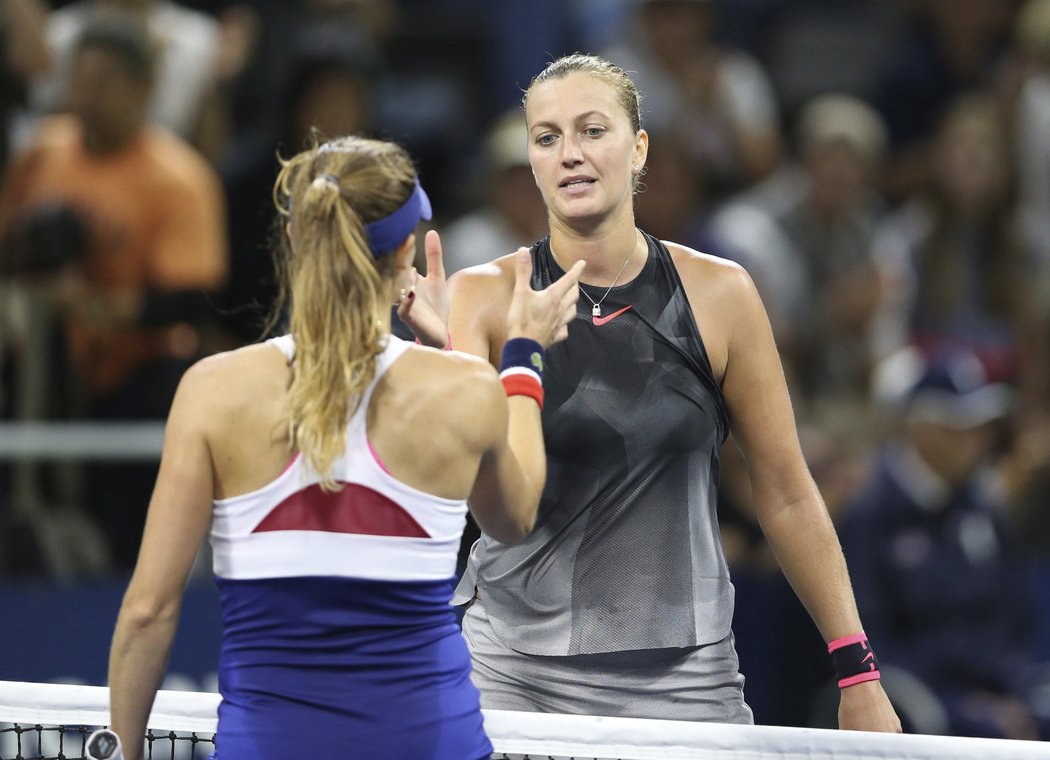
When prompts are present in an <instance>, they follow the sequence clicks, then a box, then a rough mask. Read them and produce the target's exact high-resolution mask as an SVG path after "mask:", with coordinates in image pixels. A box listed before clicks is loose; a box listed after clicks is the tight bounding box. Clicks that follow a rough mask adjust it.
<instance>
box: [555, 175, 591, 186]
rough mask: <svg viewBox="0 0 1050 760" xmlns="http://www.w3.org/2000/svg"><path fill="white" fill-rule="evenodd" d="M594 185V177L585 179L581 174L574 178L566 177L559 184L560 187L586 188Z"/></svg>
mask: <svg viewBox="0 0 1050 760" xmlns="http://www.w3.org/2000/svg"><path fill="white" fill-rule="evenodd" d="M592 184H594V178H593V177H585V176H583V175H582V174H580V175H576V176H573V177H566V178H565V179H563V180H562V181H561V182H560V183H559V184H558V187H569V188H572V187H586V186H587V185H592Z"/></svg>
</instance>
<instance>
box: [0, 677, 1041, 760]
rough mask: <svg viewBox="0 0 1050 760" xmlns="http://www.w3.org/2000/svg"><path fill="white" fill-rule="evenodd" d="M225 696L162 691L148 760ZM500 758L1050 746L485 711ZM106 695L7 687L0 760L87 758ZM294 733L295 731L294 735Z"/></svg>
mask: <svg viewBox="0 0 1050 760" xmlns="http://www.w3.org/2000/svg"><path fill="white" fill-rule="evenodd" d="M218 704H219V695H218V694H208V693H192V692H174V691H160V692H158V693H157V699H156V701H155V702H154V706H153V712H152V714H151V715H150V720H149V724H148V725H149V735H148V736H147V737H146V741H147V754H146V757H147V758H149V759H150V760H162V759H164V760H198V758H200V759H201V760H204V759H205V758H207V757H208V755H209V754H210V753H211V752H212V751H213V750H214V749H215V747H214V743H213V741H212V737H213V734H214V732H215V724H216V708H217V706H218ZM484 712H485V728H486V730H487V731H488V734H489V737H490V738H491V739H492V744H493V746H494V747H495V749H496V753H495V754H494V755H493V758H494V759H495V760H548V759H549V760H569V759H570V758H571V759H572V760H686V759H688V760H697V759H702V760H708V759H711V760H766V759H767V758H768V759H769V760H774V759H776V760H817V759H819V760H988V758H995V760H1037V759H1040V760H1050V743H1040V742H1026V741H1009V740H996V739H966V738H960V737H944V736H919V735H891V734H872V733H862V732H856V731H830V730H826V729H816V728H782V727H775V726H736V725H728V724H712V723H706V724H705V723H689V722H686V721H667V720H640V719H636V718H603V717H595V716H582V715H552V714H541V713H522V712H511V711H505V710H486V711H484ZM108 719H109V691H108V689H106V688H103V687H97V686H68V685H54V684H35V683H22V682H14V681H0V760H83V758H84V756H85V752H84V745H85V743H86V739H87V735H88V734H89V733H90V732H91V731H92V730H93V729H94V728H96V727H98V726H103V725H106V724H107V723H108ZM290 730H292V729H290Z"/></svg>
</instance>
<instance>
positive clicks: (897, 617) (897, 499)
mask: <svg viewBox="0 0 1050 760" xmlns="http://www.w3.org/2000/svg"><path fill="white" fill-rule="evenodd" d="M911 356H912V357H913V359H914V361H912V362H910V363H909V362H896V366H897V367H904V368H905V371H904V372H903V374H905V375H909V374H910V375H911V379H908V380H906V381H905V382H903V383H901V382H898V383H897V385H898V387H901V386H903V387H904V388H906V390H905V391H904V393H903V396H902V397H901V400H900V402H899V416H898V424H897V425H896V426H895V429H894V431H893V432H892V433H891V434H890V436H889V439H888V441H887V442H886V444H885V446H884V448H883V451H882V452H881V455H880V456H879V458H878V461H877V464H876V465H875V467H874V472H873V473H872V474H871V477H870V480H869V481H868V483H867V485H866V486H865V487H864V488H863V489H862V490H861V492H860V493H859V494H858V495H857V497H856V499H855V500H854V501H853V502H852V503H851V504H850V505H849V506H848V507H847V509H846V511H845V513H844V514H843V516H842V519H841V520H840V523H839V528H840V533H841V540H842V545H843V550H844V552H845V554H846V560H847V563H848V565H849V568H850V575H851V577H852V579H853V585H854V589H855V590H856V594H857V604H858V606H859V608H860V611H861V615H862V616H863V619H864V623H865V629H866V633H867V634H868V635H869V636H871V637H872V638H873V639H875V640H877V641H878V642H879V660H880V663H881V664H883V665H886V666H892V667H895V668H898V669H902V670H905V671H908V672H909V673H911V674H912V675H914V676H916V677H918V678H919V679H920V680H921V681H922V682H924V683H925V684H926V685H927V686H928V687H929V688H930V689H932V691H933V692H934V693H935V694H936V695H937V697H939V699H940V701H941V703H942V704H943V707H944V710H945V713H946V718H947V722H948V728H949V730H950V731H951V732H952V733H955V734H958V735H963V736H990V737H1000V738H1015V739H1022V738H1023V739H1035V738H1039V737H1042V738H1044V739H1045V738H1047V733H1046V729H1047V723H1046V720H1045V718H1042V719H1041V718H1040V717H1039V716H1038V714H1037V713H1036V711H1035V710H1034V709H1033V708H1032V706H1031V704H1030V702H1029V699H1028V695H1029V694H1030V693H1031V691H1030V689H1031V686H1032V684H1031V683H1029V680H1030V678H1031V676H1032V673H1033V659H1032V653H1031V651H1030V649H1029V646H1030V638H1029V637H1030V634H1031V623H1032V618H1031V608H1030V604H1031V599H1030V598H1029V595H1028V586H1027V575H1026V567H1025V562H1024V560H1023V557H1022V555H1021V553H1020V551H1019V547H1018V545H1017V542H1016V537H1015V535H1014V533H1013V527H1012V525H1011V522H1010V517H1009V514H1008V512H1007V511H1006V509H1005V507H1004V504H1003V499H1002V498H1001V495H1000V493H998V489H997V488H996V487H995V484H994V481H995V478H994V477H993V476H992V469H991V466H990V465H991V456H992V453H993V451H994V449H995V443H996V432H997V424H999V423H1001V422H1002V421H1004V420H1005V419H1006V417H1007V416H1008V414H1009V410H1010V405H1011V392H1010V390H1009V389H1008V388H1007V387H1005V386H1003V385H1001V384H996V383H989V382H988V380H987V375H986V373H985V370H984V368H983V366H982V365H981V363H980V361H979V360H978V359H977V357H976V356H975V355H974V354H972V353H968V352H953V353H951V354H947V355H944V356H939V357H935V358H933V359H931V360H923V359H921V358H919V357H918V354H914V353H913V354H911ZM887 688H888V689H890V686H889V685H887Z"/></svg>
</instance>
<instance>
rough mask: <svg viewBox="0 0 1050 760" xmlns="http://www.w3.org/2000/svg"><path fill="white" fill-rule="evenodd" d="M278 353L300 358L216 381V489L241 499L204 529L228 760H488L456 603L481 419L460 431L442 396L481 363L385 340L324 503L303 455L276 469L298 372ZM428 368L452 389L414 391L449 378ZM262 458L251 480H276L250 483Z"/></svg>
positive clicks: (234, 363)
mask: <svg viewBox="0 0 1050 760" xmlns="http://www.w3.org/2000/svg"><path fill="white" fill-rule="evenodd" d="M282 343H283V344H284V347H285V348H288V347H290V346H291V345H293V344H291V341H290V340H289V339H287V338H286V339H281V342H278V343H274V342H271V344H270V345H268V346H264V347H258V348H252V349H247V350H245V351H243V352H235V353H244V354H245V356H232V355H231V356H230V357H228V360H227V361H226V363H228V364H229V365H231V366H229V367H220V368H217V370H216V374H217V375H218V377H216V378H215V380H216V382H217V383H218V382H219V380H220V377H221V376H225V375H231V374H232V375H234V376H235V377H237V378H239V381H235V382H233V383H231V384H230V387H225V388H224V390H222V391H220V393H219V395H220V397H221V400H220V406H221V407H225V408H224V409H223V411H222V413H220V414H217V415H215V419H214V421H213V424H214V426H215V427H214V428H213V429H214V431H215V432H214V434H215V436H216V438H215V440H214V441H213V442H212V446H211V448H212V457H213V462H214V464H215V469H216V480H217V482H218V483H220V484H222V486H223V492H224V493H229V494H231V495H230V496H225V497H223V498H220V499H216V500H215V502H214V515H213V523H212V528H211V542H212V547H213V551H214V561H215V574H216V581H217V583H218V586H219V590H220V594H221V598H222V610H223V624H224V635H223V648H222V653H221V656H220V663H219V684H220V691H221V692H222V694H223V703H222V706H221V707H220V718H221V721H220V732H219V736H218V739H217V746H218V749H219V757H223V756H226V755H227V754H230V755H232V756H235V757H240V756H252V757H261V758H264V757H290V756H332V755H337V754H340V753H341V752H346V751H348V750H349V749H350V748H351V747H353V751H355V752H360V753H364V755H365V756H376V757H380V756H408V755H411V756H413V757H416V756H418V757H446V756H450V757H481V756H486V753H487V752H489V751H490V750H489V749H488V742H487V740H486V739H485V736H484V733H483V730H482V726H481V720H480V715H479V713H478V711H477V709H478V697H477V692H476V690H475V689H474V688H473V686H472V685H471V684H470V682H469V659H468V657H467V655H466V651H465V649H464V647H463V645H462V640H461V638H460V635H459V630H458V626H457V624H456V620H455V617H454V614H453V613H452V610H451V608H450V607H449V604H448V601H449V597H450V594H451V587H452V582H453V575H454V573H455V562H456V555H457V552H458V548H459V543H460V537H461V535H462V531H463V528H464V526H465V522H466V512H467V507H466V501H465V497H466V495H467V492H468V491H469V488H470V484H471V483H472V482H473V476H474V472H476V470H477V464H478V460H479V458H480V453H481V448H480V447H477V451H476V452H475V453H474V454H473V455H472V454H471V450H472V448H475V447H474V446H473V443H472V441H471V440H470V432H471V430H470V428H471V427H473V426H474V425H475V424H476V423H477V422H478V418H474V419H467V420H466V422H465V423H464V424H461V425H455V424H453V421H452V420H450V419H447V418H448V417H449V414H450V413H454V412H456V410H455V409H450V405H449V401H450V400H449V399H447V398H443V396H445V395H446V390H447V389H446V388H445V386H446V385H448V382H447V380H454V381H457V383H454V384H458V385H459V386H460V387H462V386H463V385H467V386H470V385H471V377H470V376H471V375H472V374H475V373H476V368H475V367H474V366H472V365H475V364H480V362H474V361H472V360H470V359H466V358H465V357H464V358H456V357H451V356H442V355H441V354H440V353H439V352H433V351H429V350H425V349H419V348H416V347H413V346H411V345H410V344H407V343H404V342H403V341H400V340H398V339H397V338H393V337H391V338H390V339H389V340H388V341H387V344H386V348H385V349H384V351H383V352H382V354H380V355H379V357H378V358H377V362H376V374H375V378H374V379H373V381H372V382H371V383H369V384H368V385H367V386H366V388H365V391H364V392H363V394H362V396H361V403H360V404H359V405H358V406H357V408H356V409H355V411H354V412H353V413H352V414H351V417H350V420H349V422H348V424H347V426H346V435H345V448H344V451H343V453H342V455H341V456H339V457H338V458H337V459H336V460H335V461H334V462H333V464H332V468H331V471H330V472H329V473H328V475H329V477H330V478H331V479H332V480H334V481H335V483H336V484H337V489H336V490H326V489H324V488H322V486H321V481H322V477H321V475H320V474H319V473H316V472H314V471H312V469H311V468H310V466H309V465H308V463H307V461H306V458H305V457H303V456H302V455H300V454H296V455H295V456H293V457H292V459H291V461H290V462H288V461H285V462H284V463H283V465H282V464H281V458H280V457H279V453H280V451H281V449H283V450H284V452H285V456H284V459H287V451H288V448H287V445H288V439H287V434H286V433H284V432H283V431H284V430H286V429H287V420H286V418H285V417H284V414H285V413H284V411H283V407H284V406H285V404H283V403H282V401H283V396H284V393H283V392H282V391H281V390H280V389H281V387H282V384H283V386H284V387H287V380H288V373H287V366H288V360H287V359H286V357H285V355H284V354H281V353H279V352H278V351H276V350H274V349H275V348H276V347H281V344H282ZM263 351H266V352H268V353H263ZM274 355H276V356H277V359H278V361H277V362H274ZM428 355H429V356H428ZM435 361H436V362H438V363H440V364H444V365H447V366H445V367H444V369H446V373H444V374H445V375H448V376H449V378H448V379H446V380H442V379H438V380H436V381H433V380H432V381H429V382H427V383H421V382H418V380H417V378H421V377H428V378H433V377H439V378H440V377H442V375H435V373H433V372H431V371H429V370H428V368H425V367H423V366H421V365H426V364H430V363H433V362H435ZM216 363H217V364H218V363H221V360H220V361H219V362H216ZM243 365H248V366H243ZM482 369H483V370H484V369H485V368H482ZM246 370H247V371H246ZM251 370H254V372H253V371H251ZM282 376H283V379H282ZM435 386H436V387H435ZM267 392H268V393H267ZM274 398H275V399H276V403H274V401H273V399H274ZM223 401H224V402H225V403H223ZM453 406H454V404H453ZM461 416H464V415H461ZM406 423H408V424H406ZM417 425H419V426H423V428H422V429H428V430H441V431H443V434H442V435H439V437H440V438H441V439H442V440H441V441H440V445H434V440H433V436H424V435H417V434H415V433H414V431H415V430H416V429H419V428H417V427H416V426H417ZM373 439H375V440H376V441H378V442H379V444H380V446H381V447H382V449H383V450H384V451H385V452H388V455H389V458H391V460H392V461H394V462H396V465H395V466H396V467H397V468H398V471H399V472H401V473H402V474H403V475H405V476H406V477H408V478H409V479H410V480H412V481H417V482H418V484H419V485H424V483H423V482H422V481H423V479H424V478H426V477H427V475H428V474H429V473H433V474H434V476H435V478H436V480H437V481H439V482H438V485H439V486H440V487H441V489H442V490H444V491H445V492H446V493H448V496H444V495H435V494H432V493H428V492H426V491H424V490H422V489H420V488H417V487H416V485H414V484H413V483H411V482H405V481H404V480H402V479H400V478H398V477H397V475H396V474H394V471H391V470H389V469H388V468H387V464H386V461H385V459H384V458H383V455H382V454H380V453H379V448H378V447H377V446H375V445H373ZM405 440H409V441H411V443H410V445H409V446H408V447H407V448H408V449H409V452H408V453H407V454H406V453H405V452H403V451H402V450H401V446H400V445H399V444H400V442H402V441H405ZM419 441H421V442H422V444H423V445H417V442H419ZM417 448H418V449H420V452H418V454H417V453H415V452H413V450H414V449H417ZM426 449H437V450H438V451H436V452H431V453H430V454H429V455H428V454H427V452H426V451H425V450H426ZM413 459H415V460H419V461H412V460H413ZM253 462H254V463H255V464H256V466H257V467H258V470H257V472H258V473H259V474H258V475H257V476H256V477H257V479H262V478H264V477H266V476H267V474H268V475H270V476H271V477H270V479H269V480H268V481H267V482H266V483H262V484H254V483H251V482H250V481H251V478H246V477H245V476H246V474H247V473H250V472H251V467H252V464H253ZM464 462H465V464H462V463H464ZM259 465H261V466H259ZM278 465H280V466H281V469H280V470H279V471H278V473H277V474H276V476H275V477H273V476H272V475H273V469H274V468H275V467H277V466H278ZM439 466H444V468H445V469H446V470H447V471H448V472H446V474H445V476H444V478H440V477H437V470H436V469H435V468H437V467H439ZM472 468H473V471H471V469H472ZM457 471H461V472H457ZM440 481H443V482H440ZM252 485H254V486H255V487H253V488H248V487H249V486H252ZM245 489H247V490H245ZM392 715H397V716H400V717H399V718H398V720H399V722H400V726H399V729H398V730H397V731H391V730H390V726H391V725H392V724H391V722H390V716H392ZM290 725H295V726H296V727H297V732H296V734H295V736H294V737H288V736H287V734H288V732H287V726H290ZM304 727H306V728H305V729H304ZM450 729H451V730H450ZM435 751H436V754H427V753H432V752H435Z"/></svg>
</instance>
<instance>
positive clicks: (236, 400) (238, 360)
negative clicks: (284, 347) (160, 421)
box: [178, 343, 290, 424]
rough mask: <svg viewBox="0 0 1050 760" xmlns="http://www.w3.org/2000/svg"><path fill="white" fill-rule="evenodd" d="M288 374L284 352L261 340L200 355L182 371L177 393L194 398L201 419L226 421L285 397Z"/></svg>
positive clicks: (218, 421) (220, 422)
mask: <svg viewBox="0 0 1050 760" xmlns="http://www.w3.org/2000/svg"><path fill="white" fill-rule="evenodd" d="M289 378H290V370H289V368H288V362H287V360H286V359H285V357H284V354H282V353H281V352H280V350H278V349H277V348H276V347H275V346H273V345H270V344H267V343H259V344H255V345H251V346H244V347H242V348H237V349H233V350H231V351H223V352H221V353H217V354H212V355H211V356H207V357H205V358H203V359H200V360H199V361H197V362H196V363H195V364H193V365H192V366H191V367H190V368H189V369H188V370H186V373H185V374H184V375H183V377H182V381H181V382H180V383H179V390H178V397H181V398H182V399H183V400H184V401H185V402H191V403H190V404H189V405H190V406H192V408H193V409H195V410H197V412H198V413H199V414H201V415H202V422H207V421H211V422H213V423H215V424H223V421H224V420H227V419H229V418H230V417H231V416H232V415H236V414H238V413H240V412H241V411H242V410H245V409H248V408H259V407H260V406H261V405H263V404H264V402H265V401H266V400H278V399H280V398H283V395H284V391H285V390H286V389H287V386H288V380H289Z"/></svg>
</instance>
